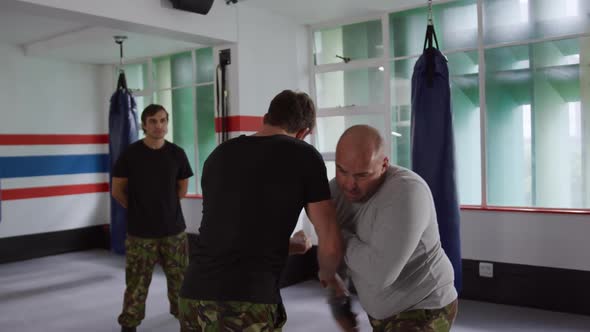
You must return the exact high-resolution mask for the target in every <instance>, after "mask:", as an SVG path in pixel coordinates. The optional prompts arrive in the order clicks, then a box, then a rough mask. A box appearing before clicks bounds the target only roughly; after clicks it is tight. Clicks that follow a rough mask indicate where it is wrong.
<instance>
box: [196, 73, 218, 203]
mask: <svg viewBox="0 0 590 332" xmlns="http://www.w3.org/2000/svg"><path fill="white" fill-rule="evenodd" d="M196 91H197V135H198V137H197V144H198V150H199V168H198V169H197V171H196V173H197V174H198V175H199V179H200V178H201V174H203V164H204V163H205V160H206V159H207V157H209V154H210V153H211V152H212V151H213V149H215V147H216V146H217V136H216V134H215V100H214V90H213V84H210V85H204V86H199V87H197V88H196ZM198 187H199V193H200V192H201V189H200V187H201V185H200V183H199V184H198Z"/></svg>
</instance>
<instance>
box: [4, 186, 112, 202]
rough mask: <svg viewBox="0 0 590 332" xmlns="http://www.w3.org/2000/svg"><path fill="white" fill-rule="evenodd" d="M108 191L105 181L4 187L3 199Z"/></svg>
mask: <svg viewBox="0 0 590 332" xmlns="http://www.w3.org/2000/svg"><path fill="white" fill-rule="evenodd" d="M108 191H109V184H108V183H106V182H104V183H89V184H75V185H68V186H53V187H34V188H20V189H4V190H2V200H3V201H12V200H17V199H28V198H42V197H53V196H66V195H79V194H90V193H101V192H108Z"/></svg>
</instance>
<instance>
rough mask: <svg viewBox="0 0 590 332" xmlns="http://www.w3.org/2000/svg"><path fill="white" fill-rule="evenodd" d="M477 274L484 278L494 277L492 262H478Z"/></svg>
mask: <svg viewBox="0 0 590 332" xmlns="http://www.w3.org/2000/svg"><path fill="white" fill-rule="evenodd" d="M479 276H480V277H484V278H493V277H494V264H492V263H484V262H480V263H479Z"/></svg>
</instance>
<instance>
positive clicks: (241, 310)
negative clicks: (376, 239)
mask: <svg viewBox="0 0 590 332" xmlns="http://www.w3.org/2000/svg"><path fill="white" fill-rule="evenodd" d="M314 125H315V106H314V104H313V102H312V100H311V99H310V98H309V96H308V95H307V94H305V93H297V92H293V91H290V90H285V91H283V92H281V93H279V94H278V95H277V96H276V97H275V98H274V99H273V100H272V102H271V104H270V107H269V110H268V112H267V114H266V115H265V116H264V124H263V127H262V129H261V130H260V131H259V132H257V133H256V134H255V135H253V136H245V135H242V136H240V137H237V138H234V139H231V140H229V141H227V142H225V143H222V144H221V145H219V146H218V147H217V148H216V149H215V150H214V151H213V152H212V153H211V155H210V156H209V158H208V159H207V161H206V162H205V165H204V168H203V176H202V182H201V185H202V188H203V219H202V222H201V227H200V229H199V232H200V235H199V237H198V241H197V242H196V243H194V252H193V253H192V255H191V262H190V265H189V267H188V269H187V273H186V275H185V279H184V283H183V287H182V290H181V299H180V313H181V326H182V331H185V332H189V331H251V332H257V331H281V328H282V326H283V325H284V323H285V322H286V313H285V310H284V307H283V305H282V300H281V296H280V292H279V281H280V280H279V279H280V274H281V271H282V270H283V268H284V265H285V263H286V258H287V255H288V253H289V246H290V243H289V237H290V235H291V233H292V232H293V229H294V227H295V225H296V223H297V220H298V218H299V214H300V212H301V210H302V208H305V209H306V211H307V214H308V216H309V219H310V220H311V222H312V223H313V225H314V227H315V230H316V232H317V234H318V239H319V245H318V261H319V266H320V272H319V278H320V281H321V282H322V284H323V285H324V286H326V287H330V288H331V289H334V292H336V293H338V294H339V295H344V292H345V289H344V285H343V284H342V282H341V281H340V279H338V278H337V276H336V268H337V267H338V266H339V265H340V263H341V258H342V252H341V238H340V231H339V229H338V225H337V223H336V211H335V209H334V205H333V202H332V201H331V199H330V198H331V197H330V188H329V184H328V179H327V174H326V167H325V165H324V161H323V159H322V157H321V155H320V154H319V153H318V152H317V150H316V149H315V148H314V147H313V146H311V145H309V144H308V143H306V142H304V141H303V139H304V138H305V137H306V136H307V135H308V134H309V133H310V131H311V130H312V129H313V127H314Z"/></svg>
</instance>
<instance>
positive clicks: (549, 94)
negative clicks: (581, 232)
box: [531, 38, 590, 208]
mask: <svg viewBox="0 0 590 332" xmlns="http://www.w3.org/2000/svg"><path fill="white" fill-rule="evenodd" d="M588 41H589V39H588V38H584V39H582V40H580V39H573V40H562V41H552V42H545V43H539V44H534V45H533V46H532V55H533V57H532V61H533V64H534V69H535V70H534V75H533V82H532V83H533V89H532V91H533V96H534V99H533V104H532V114H531V116H532V118H531V125H532V129H531V130H532V148H531V149H532V151H531V152H532V156H533V189H534V192H533V193H534V196H533V198H534V204H535V206H539V207H558V208H560V207H561V208H580V207H586V208H588V207H590V206H589V205H588V204H587V202H584V197H585V196H586V195H587V192H586V190H584V188H583V186H582V184H583V183H584V182H585V180H586V176H587V175H588V173H587V172H586V173H585V174H584V172H583V171H582V155H583V148H584V146H585V145H584V144H583V143H584V141H583V138H582V131H581V128H582V127H581V126H582V110H583V109H584V108H586V107H588V104H587V103H586V100H584V101H583V100H582V96H581V93H580V87H581V84H580V83H581V81H584V82H586V83H588V76H587V75H588V69H587V68H588V59H587V57H588V53H587V52H588V51H590V49H589V48H588V47H587V45H588ZM580 53H582V56H583V57H584V58H586V59H585V60H586V61H584V62H582V63H584V64H583V65H582V68H581V67H580ZM586 146H587V144H586Z"/></svg>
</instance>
